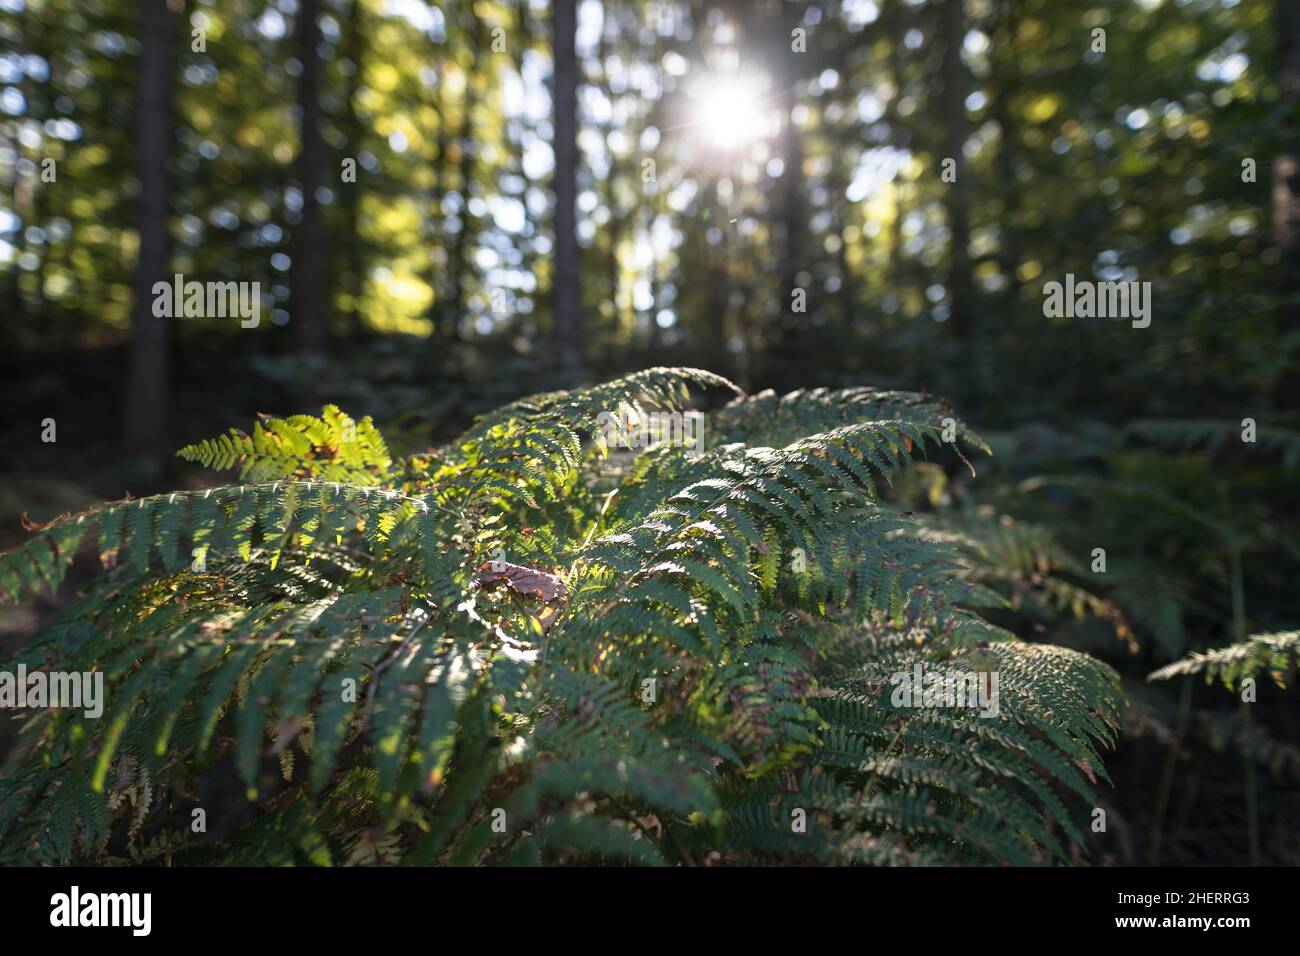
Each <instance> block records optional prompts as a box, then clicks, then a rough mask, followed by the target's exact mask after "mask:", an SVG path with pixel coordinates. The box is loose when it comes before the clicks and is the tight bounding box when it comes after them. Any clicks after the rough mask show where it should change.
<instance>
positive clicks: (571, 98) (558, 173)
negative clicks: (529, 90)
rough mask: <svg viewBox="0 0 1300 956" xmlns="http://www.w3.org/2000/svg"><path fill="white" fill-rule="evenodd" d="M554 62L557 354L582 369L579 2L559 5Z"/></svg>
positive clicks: (566, 363) (553, 23)
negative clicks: (577, 4)
mask: <svg viewBox="0 0 1300 956" xmlns="http://www.w3.org/2000/svg"><path fill="white" fill-rule="evenodd" d="M551 29H552V37H551V43H552V49H553V51H554V57H555V81H554V91H553V95H554V98H555V285H554V310H555V315H554V323H555V324H554V329H555V351H556V355H557V359H558V361H559V363H560V366H561V367H562V368H564V369H566V370H570V371H572V370H575V369H577V368H579V367H580V366H581V365H582V348H581V338H580V337H581V334H582V333H581V329H582V314H581V310H582V297H581V275H580V272H579V267H578V255H579V253H578V224H577V203H578V179H577V176H578V57H577V52H576V49H575V35H576V34H577V30H578V20H577V8H576V3H575V2H574V0H556V2H555V6H554V10H553V13H552V20H551Z"/></svg>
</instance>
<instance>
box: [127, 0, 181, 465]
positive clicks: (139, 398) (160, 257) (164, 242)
mask: <svg viewBox="0 0 1300 956" xmlns="http://www.w3.org/2000/svg"><path fill="white" fill-rule="evenodd" d="M141 11H142V23H141V30H140V42H141V46H140V85H139V104H138V106H137V114H136V128H137V132H136V135H137V139H138V142H139V149H138V151H137V154H136V155H137V163H138V166H139V175H140V200H139V207H138V210H137V222H138V227H137V228H138V233H139V253H138V258H137V259H136V272H135V290H134V301H133V303H132V309H131V342H130V346H129V352H128V357H127V384H126V406H125V413H126V414H125V423H124V425H125V427H124V435H125V439H126V447H127V451H128V453H129V454H131V455H132V456H134V457H135V458H136V459H138V461H139V463H140V465H142V466H143V469H144V470H145V471H147V472H154V471H157V470H158V468H159V466H160V464H161V458H162V452H163V446H164V443H165V440H166V437H167V436H166V428H167V404H168V397H169V384H170V383H169V367H168V337H169V333H170V331H171V330H170V328H169V326H170V323H171V322H172V321H173V320H172V319H171V318H169V317H166V316H156V315H154V309H153V299H154V296H153V287H154V284H155V283H157V282H160V281H167V279H168V277H167V274H166V273H167V260H168V251H169V242H168V234H167V201H168V186H169V184H168V181H167V151H168V145H169V143H170V139H171V123H170V116H169V103H168V100H167V92H168V90H169V89H170V88H171V86H172V83H171V77H170V76H169V75H168V74H169V70H168V62H169V59H168V55H167V53H168V44H169V42H170V32H171V30H170V27H171V16H172V14H171V12H170V11H169V10H168V8H167V0H143V3H142V6H141Z"/></svg>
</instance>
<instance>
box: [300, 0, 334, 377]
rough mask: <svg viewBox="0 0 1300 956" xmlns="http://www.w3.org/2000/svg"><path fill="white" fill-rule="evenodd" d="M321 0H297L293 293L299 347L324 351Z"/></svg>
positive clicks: (311, 350)
mask: <svg viewBox="0 0 1300 956" xmlns="http://www.w3.org/2000/svg"><path fill="white" fill-rule="evenodd" d="M319 14H320V0H299V10H298V58H299V60H301V62H302V76H301V77H300V78H299V79H300V82H299V86H298V100H299V106H300V107H301V109H302V128H301V131H300V136H301V140H302V142H301V146H300V148H299V150H298V182H299V184H300V188H301V189H302V218H301V219H300V220H299V222H298V243H297V245H298V249H297V256H296V257H295V259H294V264H293V265H294V285H295V286H296V289H295V297H296V299H297V306H298V315H297V323H298V347H299V348H300V349H301V350H302V351H304V352H317V353H322V352H324V351H325V344H326V334H327V333H326V328H327V324H326V316H325V233H324V231H323V230H322V228H321V212H320V203H319V201H318V200H317V199H316V193H317V191H318V190H319V188H320V168H321V154H322V152H323V150H324V143H323V141H322V139H321V128H320V97H319V92H318V90H319V73H320V55H319V53H318V52H317V49H318V47H319V46H320V42H321V38H320V24H319V23H318V20H317V18H318V16H319Z"/></svg>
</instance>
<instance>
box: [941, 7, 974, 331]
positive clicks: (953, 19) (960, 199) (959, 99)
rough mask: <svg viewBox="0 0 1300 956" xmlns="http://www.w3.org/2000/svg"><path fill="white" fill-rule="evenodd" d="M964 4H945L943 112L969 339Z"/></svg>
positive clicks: (960, 312)
mask: <svg viewBox="0 0 1300 956" xmlns="http://www.w3.org/2000/svg"><path fill="white" fill-rule="evenodd" d="M962 3H963V0H945V2H944V9H943V39H944V50H943V111H944V125H945V128H946V131H947V134H948V135H947V140H946V144H945V151H946V153H947V157H946V158H949V159H952V160H953V161H954V164H955V167H954V168H955V172H956V182H952V183H945V184H944V185H945V186H946V187H947V194H946V205H947V208H948V229H949V231H950V232H951V233H952V267H951V270H950V271H949V273H948V293H949V296H950V302H951V309H952V311H951V314H950V315H949V317H948V321H949V322H950V323H951V324H952V329H953V332H954V333H955V334H956V335H957V336H959V337H961V338H965V337H967V336H968V335H969V334H970V331H971V310H972V301H971V300H972V298H973V292H972V289H973V284H972V281H971V263H970V251H969V250H970V190H969V188H968V184H967V182H966V158H965V156H964V155H963V154H962V147H963V146H964V145H965V143H966V136H967V123H966V93H967V88H968V84H967V83H966V71H965V67H964V66H963V65H962V62H961V46H962V41H963V40H964V39H965V37H966V18H965V15H964V13H963V11H962Z"/></svg>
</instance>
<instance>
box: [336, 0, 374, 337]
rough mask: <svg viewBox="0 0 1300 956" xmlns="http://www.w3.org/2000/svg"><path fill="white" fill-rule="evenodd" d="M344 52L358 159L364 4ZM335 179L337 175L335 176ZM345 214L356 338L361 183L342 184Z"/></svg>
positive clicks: (354, 16) (353, 16) (361, 285)
mask: <svg viewBox="0 0 1300 956" xmlns="http://www.w3.org/2000/svg"><path fill="white" fill-rule="evenodd" d="M345 30H346V37H347V39H346V41H345V49H346V51H347V54H346V55H347V58H348V59H349V60H350V61H351V62H352V76H351V78H350V82H349V83H348V92H347V101H346V103H345V104H344V113H345V117H346V118H345V121H344V122H345V123H346V127H347V130H348V137H349V140H350V142H351V143H352V144H353V146H352V147H351V148H350V149H349V150H348V152H347V153H346V155H348V156H350V157H351V158H352V159H353V160H356V159H357V155H356V154H357V153H358V152H359V150H358V149H357V148H356V146H357V145H359V144H360V142H361V138H362V136H363V135H364V134H365V128H364V127H363V126H362V124H361V119H360V117H359V116H358V115H357V96H358V94H359V92H360V90H361V80H362V77H361V70H362V60H363V58H364V55H365V24H364V23H363V21H362V9H361V0H352V2H351V3H350V4H349V5H348V19H347V24H346V26H345ZM333 175H338V173H337V172H335V173H334V174H333ZM341 185H342V188H343V197H342V198H343V210H344V216H345V218H346V221H347V231H346V237H347V239H346V241H347V244H348V245H347V262H346V269H347V274H348V280H347V285H346V286H345V288H346V289H347V291H348V296H349V298H350V299H351V313H352V315H351V317H350V322H349V323H348V326H349V328H348V332H349V334H351V335H355V334H357V333H359V332H360V331H361V327H362V318H361V297H362V295H364V294H365V287H366V282H365V274H364V273H365V250H364V248H363V244H362V241H361V231H360V230H361V190H360V184H358V183H342V184H341Z"/></svg>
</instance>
